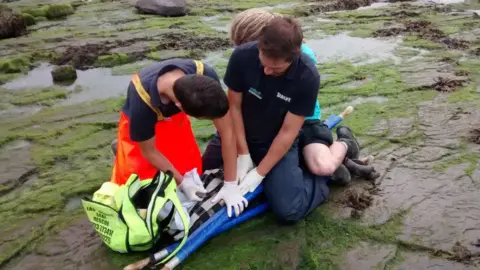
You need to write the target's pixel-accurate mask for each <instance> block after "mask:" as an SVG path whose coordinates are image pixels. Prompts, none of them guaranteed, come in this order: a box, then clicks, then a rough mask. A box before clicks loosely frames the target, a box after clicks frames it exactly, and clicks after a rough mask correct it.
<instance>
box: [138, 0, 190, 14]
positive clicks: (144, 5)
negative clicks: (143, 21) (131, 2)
mask: <svg viewBox="0 0 480 270" xmlns="http://www.w3.org/2000/svg"><path fill="white" fill-rule="evenodd" d="M135 8H137V10H138V11H139V12H140V13H144V14H156V15H160V16H165V17H176V16H185V15H186V14H187V1H186V0H137V2H136V3H135Z"/></svg>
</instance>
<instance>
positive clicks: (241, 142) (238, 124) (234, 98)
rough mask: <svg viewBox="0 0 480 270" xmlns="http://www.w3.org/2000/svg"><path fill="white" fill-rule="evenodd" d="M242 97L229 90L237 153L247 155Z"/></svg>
mask: <svg viewBox="0 0 480 270" xmlns="http://www.w3.org/2000/svg"><path fill="white" fill-rule="evenodd" d="M242 98H243V97H242V95H241V94H238V93H235V92H234V91H232V90H230V89H229V90H228V102H229V104H230V115H231V117H232V121H233V131H234V134H235V139H236V144H237V153H238V154H239V155H246V154H248V153H249V151H248V145H247V139H246V138H245V126H244V125H243V116H242Z"/></svg>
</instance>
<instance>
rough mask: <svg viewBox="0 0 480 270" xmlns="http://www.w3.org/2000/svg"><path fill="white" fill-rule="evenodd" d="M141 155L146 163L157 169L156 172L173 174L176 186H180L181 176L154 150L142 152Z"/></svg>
mask: <svg viewBox="0 0 480 270" xmlns="http://www.w3.org/2000/svg"><path fill="white" fill-rule="evenodd" d="M142 155H143V156H144V157H145V158H146V159H147V160H148V162H150V164H151V165H152V166H154V167H155V168H157V170H159V171H162V172H166V171H171V172H172V173H173V177H174V178H175V181H176V182H177V185H180V183H181V182H182V180H183V176H182V175H181V174H180V173H179V172H178V171H177V169H175V167H174V166H173V164H172V163H171V162H170V161H169V160H168V159H167V158H166V157H165V156H164V155H163V154H162V153H160V152H159V151H158V150H157V149H156V148H154V149H149V150H147V151H142Z"/></svg>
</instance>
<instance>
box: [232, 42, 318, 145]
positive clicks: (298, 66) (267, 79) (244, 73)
mask: <svg viewBox="0 0 480 270" xmlns="http://www.w3.org/2000/svg"><path fill="white" fill-rule="evenodd" d="M258 53H259V50H258V46H257V42H256V41H254V42H250V43H245V44H243V45H241V46H238V47H237V48H236V49H235V50H234V52H233V54H232V56H231V58H230V61H229V62H228V66H227V71H226V73H225V77H224V79H223V80H224V82H225V84H226V85H227V86H228V88H229V89H231V90H232V91H235V92H241V93H243V100H242V115H243V122H244V126H245V136H246V138H247V143H248V144H249V145H251V144H254V145H260V146H263V147H269V146H270V145H271V143H272V142H273V140H274V138H275V136H276V135H277V134H278V132H279V131H280V128H281V127H282V124H283V120H284V118H285V116H286V114H287V112H290V113H293V114H295V115H299V116H305V117H306V116H310V115H312V114H313V112H314V109H315V103H316V102H317V96H318V91H319V88H320V74H319V73H318V70H317V68H316V67H315V65H314V64H313V62H312V60H311V59H309V58H308V56H307V55H306V54H301V55H300V56H299V57H297V58H295V59H294V60H293V62H292V64H291V65H290V67H289V68H288V70H287V71H286V73H285V74H284V75H282V76H278V77H274V76H267V75H265V73H264V72H263V68H264V67H263V66H262V64H261V62H260V59H259V56H258Z"/></svg>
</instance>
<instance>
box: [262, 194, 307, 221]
mask: <svg viewBox="0 0 480 270" xmlns="http://www.w3.org/2000/svg"><path fill="white" fill-rule="evenodd" d="M293 201H296V202H293ZM293 201H290V203H286V201H284V200H281V199H280V200H279V201H275V200H273V201H272V200H269V202H270V207H271V209H272V212H273V213H274V214H275V217H276V218H277V220H278V221H279V222H280V223H282V224H293V223H295V222H297V221H299V220H301V219H302V218H303V217H304V216H305V213H306V212H307V211H308V209H307V205H304V203H302V201H301V200H298V201H297V200H293Z"/></svg>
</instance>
